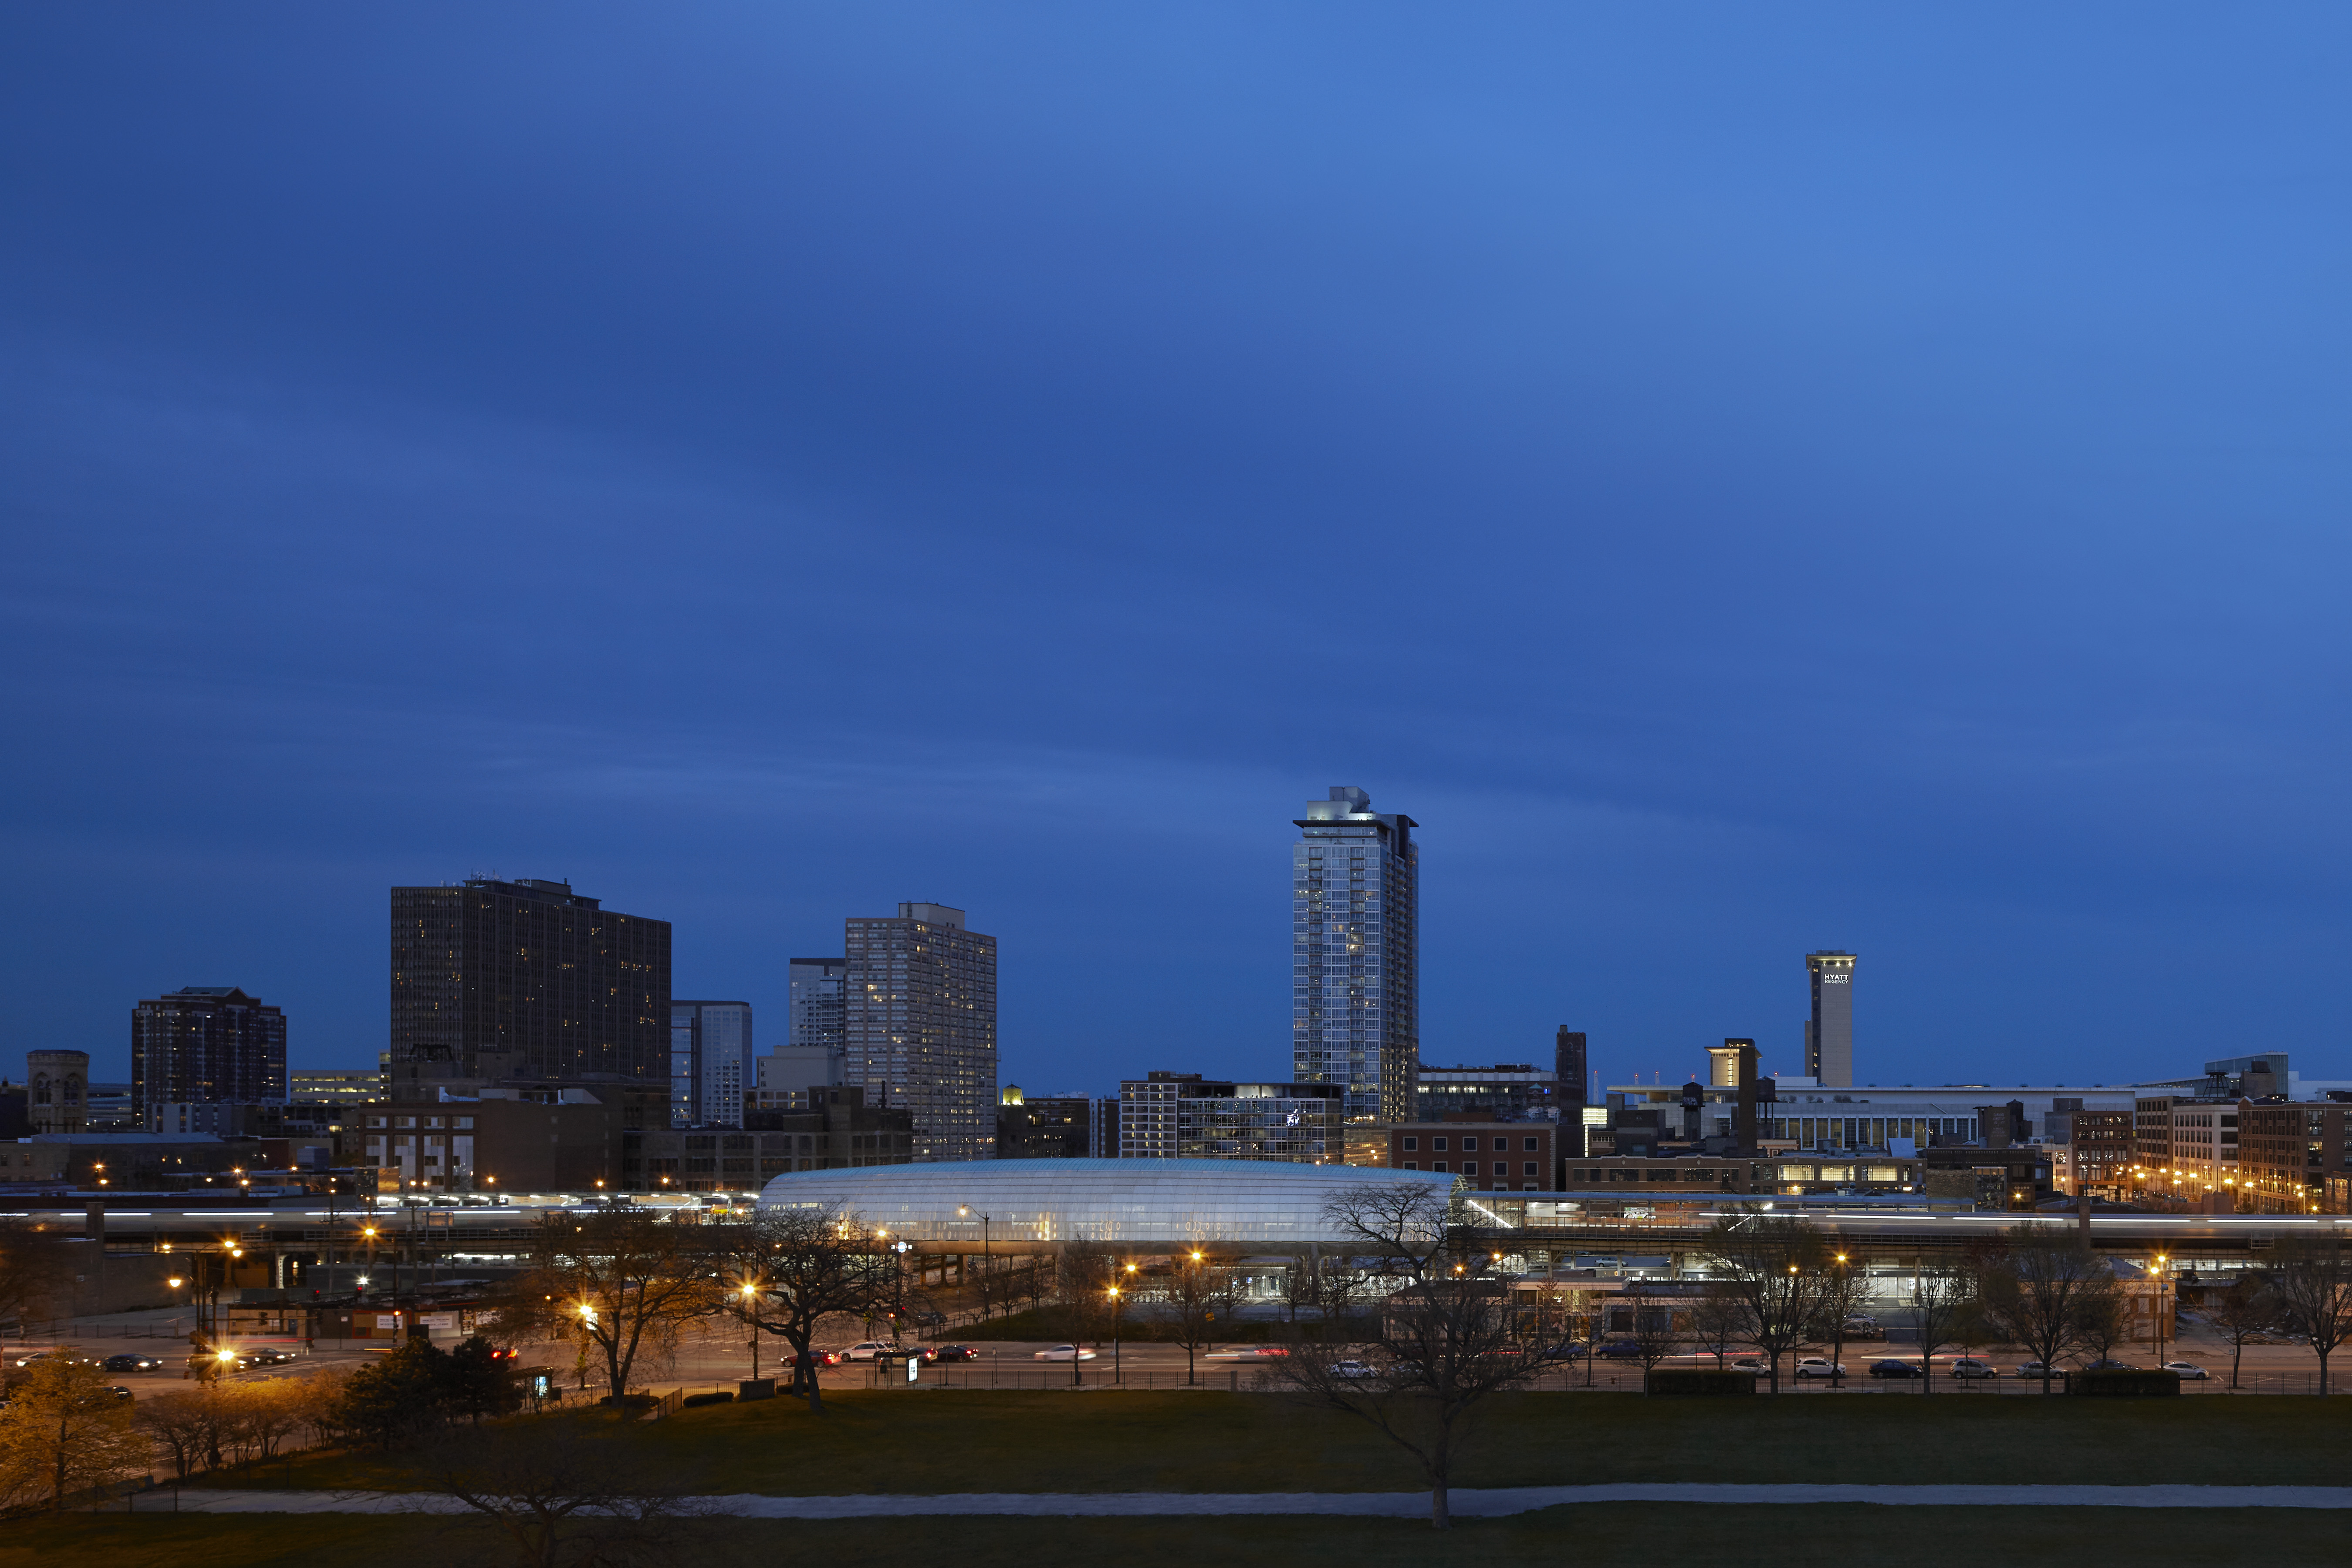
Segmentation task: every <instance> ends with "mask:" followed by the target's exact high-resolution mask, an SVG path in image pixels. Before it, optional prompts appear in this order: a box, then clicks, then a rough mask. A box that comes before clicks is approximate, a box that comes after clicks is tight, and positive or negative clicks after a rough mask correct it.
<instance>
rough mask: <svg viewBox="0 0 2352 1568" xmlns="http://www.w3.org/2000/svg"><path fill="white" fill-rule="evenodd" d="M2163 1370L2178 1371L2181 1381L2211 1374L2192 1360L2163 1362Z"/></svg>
mask: <svg viewBox="0 0 2352 1568" xmlns="http://www.w3.org/2000/svg"><path fill="white" fill-rule="evenodd" d="M2164 1370H2165V1371H2167V1372H2177V1373H2179V1375H2180V1376H2181V1380H2182V1381H2183V1382H2188V1381H2189V1380H2191V1379H2196V1380H2202V1379H2204V1378H2207V1377H2210V1376H2211V1375H2212V1374H2211V1373H2210V1372H2207V1371H2206V1370H2205V1369H2204V1368H2203V1367H2201V1366H2200V1365H2198V1364H2196V1363H2195V1362H2193V1361H2168V1362H2166V1363H2165V1364H2164Z"/></svg>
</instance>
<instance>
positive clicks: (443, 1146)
mask: <svg viewBox="0 0 2352 1568" xmlns="http://www.w3.org/2000/svg"><path fill="white" fill-rule="evenodd" d="M479 1094H480V1097H479V1098H471V1097H469V1098H465V1099H457V1098H451V1099H447V1100H441V1099H433V1100H415V1101H394V1102H392V1103H386V1104H376V1105H370V1106H368V1107H366V1108H365V1109H364V1110H362V1111H361V1112H359V1113H355V1114H353V1115H352V1116H351V1117H349V1118H348V1119H347V1120H346V1121H345V1122H344V1124H343V1125H344V1128H345V1131H344V1133H343V1134H342V1145H343V1149H344V1157H345V1158H346V1159H351V1158H357V1159H360V1160H363V1161H365V1162H366V1163H368V1164H372V1165H373V1166H377V1167H378V1168H379V1169H382V1170H386V1171H392V1172H396V1173H397V1176H396V1177H394V1178H391V1179H394V1180H396V1182H397V1184H398V1186H399V1188H400V1189H402V1190H406V1189H409V1188H418V1189H422V1190H425V1191H445V1192H511V1193H530V1192H593V1191H595V1190H596V1188H597V1187H598V1186H599V1185H600V1184H602V1185H603V1186H605V1187H607V1188H611V1187H612V1186H614V1184H615V1183H616V1182H617V1181H618V1179H619V1176H620V1155H621V1135H622V1133H623V1131H624V1124H625V1120H626V1112H625V1106H624V1105H623V1104H622V1103H619V1102H618V1100H617V1098H616V1099H615V1100H614V1102H611V1103H608V1102H607V1101H605V1100H603V1099H599V1098H598V1097H597V1096H596V1095H595V1094H594V1093H593V1092H591V1091H590V1090H588V1089H585V1088H582V1087H579V1086H576V1085H567V1086H564V1087H562V1088H549V1089H545V1090H538V1091H532V1090H505V1091H502V1090H499V1089H496V1088H485V1089H482V1090H481V1091H480V1092H479ZM354 1124H356V1126H355V1125H354Z"/></svg>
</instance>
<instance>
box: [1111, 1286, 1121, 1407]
mask: <svg viewBox="0 0 2352 1568" xmlns="http://www.w3.org/2000/svg"><path fill="white" fill-rule="evenodd" d="M1123 1300H1124V1298H1123V1297H1121V1296H1120V1294H1119V1290H1118V1286H1117V1285H1113V1286H1112V1287H1111V1288H1110V1380H1111V1381H1112V1382H1113V1383H1119V1382H1123V1381H1124V1379H1122V1378H1121V1377H1120V1376H1119V1369H1118V1309H1119V1306H1120V1303H1121V1301H1123Z"/></svg>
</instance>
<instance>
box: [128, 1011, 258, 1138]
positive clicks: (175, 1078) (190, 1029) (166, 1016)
mask: <svg viewBox="0 0 2352 1568" xmlns="http://www.w3.org/2000/svg"><path fill="white" fill-rule="evenodd" d="M203 1100H233V1101H237V1102H240V1103H247V1104H255V1103H260V1104H282V1103H285V1100H286V1015H285V1013H284V1012H283V1011H281V1010H279V1009H277V1008H272V1007H264V1006H263V1005H262V1004H261V1002H260V1000H259V999H258V998H254V997H249V996H247V995H246V994H245V993H244V992H243V991H241V990H239V989H237V988H236V987H235V986H189V987H186V988H183V989H181V990H176V991H169V992H166V993H165V994H164V995H163V996H160V997H150V998H148V999H147V1000H145V1001H143V1002H141V1003H140V1004H139V1005H138V1006H137V1007H135V1008H133V1009H131V1116H132V1119H133V1120H134V1122H136V1123H137V1124H139V1125H141V1126H144V1125H145V1124H146V1122H145V1118H146V1115H147V1108H148V1107H149V1106H150V1105H168V1104H172V1103H187V1102H191V1101H203Z"/></svg>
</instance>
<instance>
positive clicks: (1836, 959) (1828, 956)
mask: <svg viewBox="0 0 2352 1568" xmlns="http://www.w3.org/2000/svg"><path fill="white" fill-rule="evenodd" d="M1805 970H1806V972H1807V973H1808V974H1809V975H1811V977H1812V982H1813V1016H1812V1017H1811V1019H1808V1020H1807V1021H1806V1024H1805V1073H1806V1075H1807V1076H1808V1077H1810V1078H1811V1079H1812V1081H1813V1082H1816V1083H1821V1084H1826V1085H1830V1086H1832V1087H1835V1088H1840V1089H1843V1088H1846V1087H1848V1086H1850V1085H1851V1084H1852V1083H1853V954H1851V953H1843V952H1835V951H1829V952H1821V953H1808V954H1806V955H1805Z"/></svg>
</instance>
